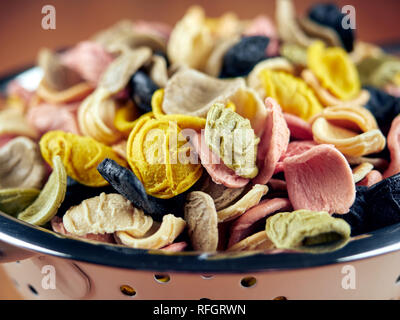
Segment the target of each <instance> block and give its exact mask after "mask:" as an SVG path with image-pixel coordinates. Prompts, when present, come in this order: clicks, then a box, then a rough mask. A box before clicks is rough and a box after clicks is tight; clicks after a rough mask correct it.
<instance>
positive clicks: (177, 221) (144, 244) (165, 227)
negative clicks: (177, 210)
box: [115, 214, 186, 249]
mask: <svg viewBox="0 0 400 320" xmlns="http://www.w3.org/2000/svg"><path fill="white" fill-rule="evenodd" d="M185 226H186V222H185V220H183V219H182V218H177V217H175V216H174V215H172V214H167V215H165V216H164V217H163V220H162V223H161V225H160V226H159V227H158V228H157V229H156V228H152V230H151V231H150V232H149V233H148V234H146V235H145V236H144V237H143V238H137V237H133V236H132V235H130V234H128V233H127V232H123V231H117V232H116V233H115V238H116V240H117V241H118V242H120V243H122V244H124V245H126V246H128V247H132V248H138V249H160V248H162V247H165V246H166V245H169V244H171V243H173V242H174V240H175V239H176V238H177V237H178V236H179V235H180V234H181V233H182V231H183V230H184V229H185ZM155 227H157V224H156V223H155ZM153 229H156V230H153ZM152 232H153V233H152Z"/></svg>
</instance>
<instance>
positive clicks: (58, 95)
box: [36, 81, 94, 104]
mask: <svg viewBox="0 0 400 320" xmlns="http://www.w3.org/2000/svg"><path fill="white" fill-rule="evenodd" d="M93 90H94V88H93V85H92V84H91V83H90V82H80V83H78V84H76V85H74V86H72V87H70V88H68V89H65V90H62V91H56V90H54V89H51V88H50V87H49V86H48V85H47V84H46V83H45V82H44V81H42V82H40V84H39V86H38V88H37V90H36V95H37V96H38V97H39V98H41V99H43V100H44V101H46V102H49V103H54V104H68V103H71V102H76V101H80V100H82V99H84V98H85V97H87V96H88V95H89V94H90V93H91V92H92V91H93Z"/></svg>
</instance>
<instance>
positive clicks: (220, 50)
mask: <svg viewBox="0 0 400 320" xmlns="http://www.w3.org/2000/svg"><path fill="white" fill-rule="evenodd" d="M239 40H240V38H239V37H233V38H226V39H222V40H221V41H220V42H219V43H217V44H216V46H215V48H214V49H213V51H212V52H211V54H210V57H209V58H208V59H207V63H206V65H205V67H204V72H205V73H207V74H208V75H210V76H212V77H216V78H218V76H219V74H220V73H221V69H222V65H223V60H224V56H225V54H226V53H227V52H228V50H229V49H230V48H232V47H233V46H234V45H235V44H236V43H238V42H239Z"/></svg>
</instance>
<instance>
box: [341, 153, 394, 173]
mask: <svg viewBox="0 0 400 320" xmlns="http://www.w3.org/2000/svg"><path fill="white" fill-rule="evenodd" d="M345 157H346V160H347V162H348V163H349V164H350V165H351V166H358V165H360V164H363V163H370V164H372V165H373V166H374V168H377V169H379V170H380V171H385V170H386V168H387V167H388V166H389V163H388V162H387V160H385V159H383V158H369V157H352V156H347V155H345Z"/></svg>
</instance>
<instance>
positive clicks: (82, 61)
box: [62, 41, 114, 86]
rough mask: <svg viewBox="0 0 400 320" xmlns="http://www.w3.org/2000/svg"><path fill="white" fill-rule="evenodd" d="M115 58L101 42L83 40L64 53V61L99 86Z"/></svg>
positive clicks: (84, 77)
mask: <svg viewBox="0 0 400 320" xmlns="http://www.w3.org/2000/svg"><path fill="white" fill-rule="evenodd" d="M113 60H114V57H113V56H112V55H111V53H109V52H107V51H106V50H105V49H104V48H103V47H102V46H101V45H100V44H98V43H96V42H92V41H83V42H80V43H78V44H77V45H76V46H75V47H74V48H72V49H71V50H68V51H67V52H66V53H64V54H63V55H62V62H63V63H64V64H65V65H66V66H68V67H70V68H71V69H73V70H75V71H76V72H78V73H79V74H80V75H81V77H82V78H83V79H85V80H86V81H89V82H91V83H92V84H93V85H94V86H97V84H98V83H99V80H100V78H101V76H102V74H103V72H104V71H105V70H106V69H107V67H108V65H109V64H110V63H111V62H112V61H113Z"/></svg>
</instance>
